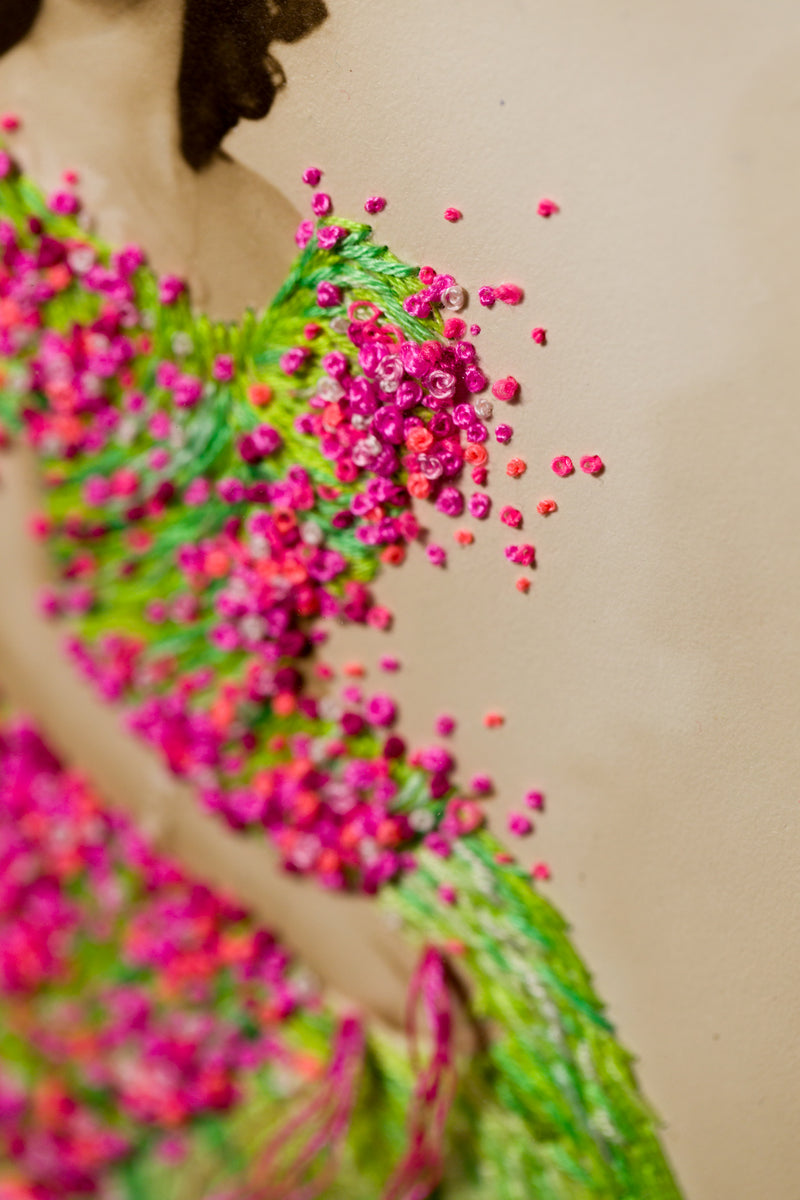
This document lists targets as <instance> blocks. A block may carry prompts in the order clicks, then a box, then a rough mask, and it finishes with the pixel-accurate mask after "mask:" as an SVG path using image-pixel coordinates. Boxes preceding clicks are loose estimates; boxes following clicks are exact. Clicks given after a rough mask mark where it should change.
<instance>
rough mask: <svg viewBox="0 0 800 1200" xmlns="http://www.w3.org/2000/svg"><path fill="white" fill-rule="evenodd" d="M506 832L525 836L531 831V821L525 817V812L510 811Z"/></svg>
mask: <svg viewBox="0 0 800 1200" xmlns="http://www.w3.org/2000/svg"><path fill="white" fill-rule="evenodd" d="M508 832H509V833H513V835H514V837H527V835H528V834H529V833H533V821H532V820H531V819H530V817H526V816H525V813H520V812H515V813H511V814H510V815H509V818H508Z"/></svg>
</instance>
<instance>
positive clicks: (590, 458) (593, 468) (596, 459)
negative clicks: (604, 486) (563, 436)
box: [580, 454, 605, 475]
mask: <svg viewBox="0 0 800 1200" xmlns="http://www.w3.org/2000/svg"><path fill="white" fill-rule="evenodd" d="M580 465H581V470H582V471H583V472H584V473H585V474H586V475H599V474H600V472H601V471H604V470H605V463H604V462H603V460H602V458H601V457H600V455H599V454H584V456H583V458H582V459H581V464H580Z"/></svg>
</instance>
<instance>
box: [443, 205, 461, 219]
mask: <svg viewBox="0 0 800 1200" xmlns="http://www.w3.org/2000/svg"><path fill="white" fill-rule="evenodd" d="M463 215H464V214H463V213H462V212H461V210H460V209H458V208H446V209H445V210H444V219H445V221H460V220H461V218H462V217H463Z"/></svg>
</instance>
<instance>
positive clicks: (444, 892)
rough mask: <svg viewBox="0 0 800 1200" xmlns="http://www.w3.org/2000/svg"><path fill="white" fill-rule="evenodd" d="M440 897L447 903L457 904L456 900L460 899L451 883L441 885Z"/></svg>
mask: <svg viewBox="0 0 800 1200" xmlns="http://www.w3.org/2000/svg"><path fill="white" fill-rule="evenodd" d="M439 898H440V899H441V900H443V901H444V903H445V904H455V902H456V900H457V899H458V892H457V891H456V889H455V888H454V887H451V886H450V884H449V883H443V884H441V885H440V887H439Z"/></svg>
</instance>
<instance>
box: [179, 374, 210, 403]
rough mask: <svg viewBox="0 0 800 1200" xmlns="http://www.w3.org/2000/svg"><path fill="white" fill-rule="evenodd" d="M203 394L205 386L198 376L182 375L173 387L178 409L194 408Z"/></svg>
mask: <svg viewBox="0 0 800 1200" xmlns="http://www.w3.org/2000/svg"><path fill="white" fill-rule="evenodd" d="M202 394H203V384H202V381H201V380H200V379H198V378H197V376H196V375H181V376H179V378H178V379H177V380H176V381H175V383H174V384H173V386H172V398H173V400H174V401H175V404H176V405H177V407H178V408H193V407H194V405H195V404H197V402H198V400H199V399H200V397H201V396H202Z"/></svg>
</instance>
